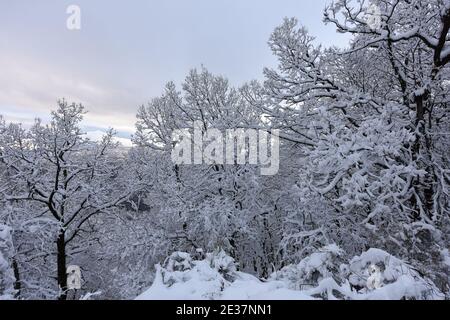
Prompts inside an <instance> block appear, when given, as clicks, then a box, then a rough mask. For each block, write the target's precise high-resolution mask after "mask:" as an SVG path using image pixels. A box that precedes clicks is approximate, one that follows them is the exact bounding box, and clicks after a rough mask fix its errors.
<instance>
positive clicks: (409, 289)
mask: <svg viewBox="0 0 450 320" xmlns="http://www.w3.org/2000/svg"><path fill="white" fill-rule="evenodd" d="M339 255H340V251H339V248H337V247H336V246H329V247H325V248H323V249H322V250H321V251H320V252H317V253H314V254H312V255H311V256H309V257H307V258H305V259H303V260H302V261H301V262H300V263H299V264H298V265H290V266H288V267H285V268H283V269H282V270H280V271H279V272H276V273H274V274H272V275H271V276H270V277H269V279H267V280H264V281H262V280H260V279H258V278H256V277H254V276H252V275H249V274H246V273H243V272H239V271H237V270H236V266H235V264H234V261H233V259H232V258H230V257H228V256H227V255H226V254H225V253H224V252H223V251H220V252H216V253H212V254H207V255H206V257H205V258H204V259H202V260H194V259H193V258H192V257H191V256H190V255H189V254H187V253H183V252H175V253H174V254H172V255H171V256H170V257H169V258H168V259H167V260H166V262H165V264H164V267H161V266H159V265H158V266H157V272H156V277H155V280H154V282H153V285H152V286H151V287H150V288H149V289H148V290H146V291H145V292H144V293H142V294H141V295H139V296H138V297H137V298H136V299H137V300H155V299H157V300H202V299H225V300H247V299H249V300H310V299H355V300H362V299H376V300H383V299H389V300H398V299H440V298H443V295H442V294H441V293H440V292H439V290H437V289H436V288H435V287H434V286H433V285H432V284H431V282H430V281H427V280H426V279H423V278H421V277H420V276H419V275H418V273H417V272H415V271H414V270H413V269H412V268H410V267H409V266H408V265H407V264H406V263H404V262H403V261H401V260H399V259H397V258H395V257H393V256H391V255H389V254H388V253H386V252H384V251H382V250H379V249H370V250H368V251H367V252H364V253H363V254H362V255H361V256H358V257H354V258H353V259H351V261H350V262H349V263H348V264H340V266H339V267H338V268H336V261H338V260H339ZM371 266H380V268H379V271H380V273H379V274H378V283H376V281H375V282H373V281H372V282H371V280H373V279H375V278H373V276H372V277H371V275H370V274H369V272H370V271H369V270H370V267H371ZM369 282H371V283H369ZM374 285H375V287H373V286H374Z"/></svg>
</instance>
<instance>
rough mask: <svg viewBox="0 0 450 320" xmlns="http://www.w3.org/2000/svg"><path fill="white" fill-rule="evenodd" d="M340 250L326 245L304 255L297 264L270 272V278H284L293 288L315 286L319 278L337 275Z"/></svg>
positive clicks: (334, 246)
mask: <svg viewBox="0 0 450 320" xmlns="http://www.w3.org/2000/svg"><path fill="white" fill-rule="evenodd" d="M342 253H343V252H342V250H341V249H340V248H339V247H338V246H336V245H334V244H333V245H328V246H325V247H323V248H321V249H320V250H319V251H318V252H314V253H312V254H311V255H309V256H307V257H305V258H304V259H302V260H301V261H300V263H299V264H297V265H289V266H286V267H284V268H283V269H281V270H280V271H278V272H275V273H273V274H272V277H271V278H272V279H276V280H284V281H286V283H287V284H288V286H289V287H290V288H292V289H295V290H303V289H306V288H311V287H314V286H316V285H317V284H318V283H319V282H320V281H321V280H323V279H325V278H328V277H333V275H334V276H335V275H338V273H339V265H340V256H341V255H342Z"/></svg>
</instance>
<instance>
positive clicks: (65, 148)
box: [0, 0, 450, 299]
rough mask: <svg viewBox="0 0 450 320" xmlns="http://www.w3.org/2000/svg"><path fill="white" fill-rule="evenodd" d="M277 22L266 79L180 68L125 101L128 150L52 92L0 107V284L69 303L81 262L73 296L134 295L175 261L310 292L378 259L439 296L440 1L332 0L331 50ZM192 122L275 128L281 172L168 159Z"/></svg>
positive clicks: (443, 36) (448, 96) (447, 180)
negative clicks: (28, 121) (176, 78)
mask: <svg viewBox="0 0 450 320" xmlns="http://www.w3.org/2000/svg"><path fill="white" fill-rule="evenodd" d="M373 6H375V7H376V8H377V10H378V13H376V15H377V17H376V18H378V20H379V21H376V23H374V22H373V21H372V20H371V19H370V15H371V14H372V15H373V14H374V13H369V9H370V8H369V7H373ZM372 18H373V17H372ZM375 20H376V19H375ZM280 23H281V24H280V25H279V26H278V27H277V28H276V29H275V30H274V31H273V33H272V35H271V37H270V39H269V41H268V45H269V46H270V49H271V50H272V52H273V54H274V55H275V57H276V58H277V59H278V66H277V67H276V68H274V69H270V68H266V69H265V70H264V81H261V82H260V81H250V82H248V83H246V84H245V85H243V86H241V87H234V86H232V84H230V83H229V82H228V81H227V79H226V78H225V77H223V76H217V75H214V74H211V73H210V72H209V71H208V70H206V69H205V68H201V69H193V70H192V71H190V72H189V74H188V75H187V76H186V78H185V80H184V82H183V83H182V85H181V86H178V87H177V86H176V85H175V84H174V83H172V82H169V83H168V84H167V85H166V87H165V90H164V92H162V93H161V95H160V96H159V97H155V98H153V99H151V100H150V102H149V103H148V104H147V105H144V106H142V107H140V108H139V110H138V113H137V121H136V132H135V134H134V136H133V147H132V148H125V147H121V146H120V145H118V144H117V143H116V142H115V140H114V134H115V133H114V131H113V130H111V131H109V132H107V133H106V134H105V136H104V138H103V139H102V140H101V141H100V142H94V141H90V140H88V139H87V138H86V137H85V134H84V132H83V131H82V129H81V122H82V120H83V115H84V114H85V113H86V112H87V111H88V110H86V109H85V108H84V107H83V106H82V105H79V104H77V103H72V102H68V101H66V100H60V101H59V102H58V104H57V105H56V106H55V107H54V108H53V109H54V110H55V111H53V112H52V114H51V122H50V123H44V122H42V121H41V120H36V121H35V123H34V125H33V126H32V127H30V128H25V127H23V126H22V125H21V124H17V123H8V122H6V121H5V120H4V119H3V118H1V117H0V297H3V298H5V299H72V298H73V292H71V291H70V290H69V291H68V290H67V275H66V269H67V267H68V266H69V265H78V266H80V267H81V270H82V274H83V279H82V282H83V288H82V290H81V292H79V293H78V294H79V295H78V296H77V297H79V296H81V295H85V294H88V293H96V294H97V296H96V297H97V298H101V299H133V298H135V297H137V296H138V295H140V294H141V293H142V292H144V291H145V290H146V289H147V288H149V287H150V286H151V285H152V283H153V282H154V280H155V279H158V275H160V274H161V272H163V273H165V274H168V272H169V273H170V272H174V270H175V271H176V270H177V268H176V267H174V265H175V266H176V265H177V263H178V264H183V263H185V264H186V265H185V266H184V267H183V268H182V270H185V269H189V268H194V267H198V268H200V266H201V264H200V262H201V261H210V262H211V265H214V266H215V265H217V264H216V262H217V261H218V260H220V261H222V262H223V261H225V262H226V266H225V267H223V266H222V267H220V268H219V269H218V270H220V271H221V272H222V271H224V270H225V271H224V272H222V274H224V280H223V281H229V282H232V279H231V278H233V276H229V275H228V273H227V272H231V273H235V272H238V271H239V272H242V273H246V274H250V275H252V276H254V277H255V279H256V278H258V279H266V280H267V279H275V278H276V279H278V280H279V279H281V278H283V279H285V281H290V283H291V284H292V285H290V286H289V287H290V288H291V289H293V290H295V289H296V290H300V289H302V288H300V287H299V286H301V285H302V284H308V286H310V289H309V290H313V291H310V292H309V294H310V295H311V296H315V297H319V296H320V297H323V298H330V294H331V293H332V292H333V294H334V296H336V297H339V298H351V297H352V293H350V292H353V293H356V292H358V290H366V289H364V288H362V287H364V284H363V285H358V283H359V284H361V281H362V280H361V279H359V280H358V281H356V280H354V276H355V274H356V275H358V276H361V277H362V278H364V275H361V274H359V272H362V273H364V272H366V269H367V267H368V266H369V265H370V264H377V265H379V266H380V268H381V271H384V272H385V275H384V283H382V284H381V286H383V285H384V286H387V285H389V284H392V283H394V282H395V281H396V280H398V279H399V277H400V276H398V275H397V276H395V275H392V274H393V273H395V272H392V270H393V269H395V270H396V272H397V273H398V272H400V271H399V270H400V269H401V270H406V269H407V270H409V272H410V274H413V275H412V276H411V279H416V280H417V279H420V281H421V283H422V284H423V288H422V289H421V290H416V291H415V292H413V293H411V292H410V291H408V290H405V291H404V292H405V294H404V295H403V296H398V297H396V298H418V299H420V298H424V299H426V298H437V297H441V298H445V297H447V298H448V297H449V290H450V253H449V248H450V211H449V210H450V195H449V192H450V191H449V184H450V167H449V158H450V152H449V150H450V139H449V133H450V130H449V129H450V119H449V112H448V107H449V103H450V64H449V61H450V34H449V28H450V1H449V0H372V1H370V2H368V1H354V0H337V1H335V2H334V4H332V5H330V6H329V7H327V8H326V9H325V11H324V23H327V24H331V25H333V26H335V28H336V29H337V31H338V32H340V33H348V34H351V35H352V40H351V43H350V44H349V46H348V47H347V48H346V49H339V48H335V47H326V46H319V45H316V42H315V40H314V35H311V34H309V33H308V31H307V30H306V29H305V28H304V27H302V25H301V24H300V23H299V22H298V21H297V20H296V19H295V18H286V19H285V20H284V21H282V22H280ZM194 121H197V122H200V123H201V124H202V127H203V128H204V130H207V129H208V128H216V129H219V130H226V129H233V128H244V129H261V130H267V131H270V130H273V129H279V130H280V131H279V132H280V134H279V135H280V163H279V172H278V174H276V175H273V176H264V175H261V174H260V172H259V169H258V166H257V165H250V164H240V165H219V164H195V165H183V164H181V165H178V164H174V163H173V162H172V161H171V150H172V147H173V143H174V142H173V139H172V134H173V132H174V131H175V130H178V129H182V128H191V127H192V124H193V122H194ZM168 257H169V258H168ZM386 257H388V258H389V259H388V260H389V261H387V260H386ZM371 259H372V260H371ZM375 260H376V261H375ZM318 261H319V263H317V262H318ZM347 263H348V264H347ZM230 264H232V265H233V266H232V267H230ZM352 266H353V267H352ZM355 266H358V268H359V269H358V270H359V271H358V272H356V271H355V269H354V268H355ZM352 268H353V269H352ZM216 269H217V268H216ZM228 269H230V270H231V271H229V270H228ZM388 273H389V274H388ZM227 275H228V277H227ZM325 278H328V279H332V280H333V283H332V285H330V282H329V281H328V282H323V281H322V282H321V280H323V279H325ZM286 279H287V280H286ZM155 281H156V280H155ZM159 281H162V280H161V279H159ZM173 281H182V280H179V279H178V280H177V279H175V280H173ZM364 281H365V280H364ZM417 281H419V280H417ZM165 283H167V277H166V280H165ZM327 283H328V286H327ZM364 283H365V282H364ZM405 283H406V282H405ZM347 284H348V288H349V290H348V291H346V289H345V290H344V289H343V288H344V287H345V288H347V287H346V285H347ZM325 287H326V288H325ZM311 288H312V289H311ZM314 288H317V290H316V291H314V290H315V289H314ZM231 298H233V296H231Z"/></svg>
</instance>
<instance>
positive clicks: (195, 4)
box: [0, 0, 348, 137]
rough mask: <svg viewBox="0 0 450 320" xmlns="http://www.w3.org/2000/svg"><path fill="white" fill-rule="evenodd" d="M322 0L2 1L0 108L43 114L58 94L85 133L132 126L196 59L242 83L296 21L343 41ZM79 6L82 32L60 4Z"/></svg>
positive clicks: (258, 75)
mask: <svg viewBox="0 0 450 320" xmlns="http://www.w3.org/2000/svg"><path fill="white" fill-rule="evenodd" d="M327 2H328V1H327V0H159V1H151V0H147V1H144V0H135V1H125V0H121V1H113V0H72V1H63V0H39V1H32V0H27V1H26V0H0V21H1V22H0V114H2V115H4V116H5V117H6V119H7V120H13V121H20V122H23V123H30V121H32V120H33V118H34V117H36V116H38V117H40V118H42V119H44V120H46V119H48V114H49V111H50V110H52V109H54V108H55V104H56V100H57V99H58V98H63V97H64V98H66V99H67V100H69V101H75V102H82V103H83V104H84V105H85V106H86V108H87V109H88V111H89V114H88V115H87V116H86V120H85V122H84V126H85V129H86V130H87V131H92V132H97V131H99V130H103V129H105V128H107V127H114V128H115V129H117V130H118V131H119V132H120V136H122V137H127V136H129V134H131V133H132V132H133V130H134V122H135V114H136V110H137V107H138V106H139V105H142V104H144V103H145V102H147V101H149V100H150V99H151V98H152V97H154V96H157V95H159V94H160V93H161V92H162V90H163V87H164V85H165V83H166V82H167V81H171V80H172V81H175V82H176V83H181V82H182V80H183V79H184V77H185V76H186V74H187V72H188V71H189V69H191V68H193V67H200V66H201V65H204V66H205V67H206V68H207V69H209V70H210V71H211V72H213V73H216V74H221V75H225V76H227V77H228V78H229V79H230V82H231V83H232V84H235V85H240V84H242V83H243V82H245V81H248V80H251V79H262V69H263V67H265V66H275V65H276V60H275V58H274V57H273V56H272V54H271V52H270V50H269V48H268V46H267V40H268V38H269V36H270V33H271V32H272V31H273V29H274V28H275V27H276V26H277V25H279V24H280V23H281V22H282V19H283V17H292V16H295V17H297V18H298V19H299V20H300V22H301V23H302V24H303V25H305V26H306V27H307V28H308V29H309V30H310V32H311V34H313V35H315V36H316V37H317V41H318V42H320V43H322V44H324V45H338V46H345V44H346V43H347V41H348V38H346V37H345V36H343V35H339V34H337V33H335V31H334V28H333V27H332V26H325V25H324V24H323V23H322V12H323V8H324V7H325V5H326V3H327ZM71 4H75V5H78V6H79V7H80V8H81V30H76V31H74V30H72V31H71V30H68V29H67V28H66V19H67V18H68V16H69V15H68V14H67V13H66V9H67V7H68V6H69V5H71Z"/></svg>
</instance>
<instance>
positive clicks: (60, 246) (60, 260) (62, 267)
mask: <svg viewBox="0 0 450 320" xmlns="http://www.w3.org/2000/svg"><path fill="white" fill-rule="evenodd" d="M56 246H57V265H58V286H59V288H60V290H61V294H60V296H59V298H58V299H59V300H66V299H67V273H66V270H67V267H66V239H65V231H64V230H60V232H59V235H58V239H57V240H56Z"/></svg>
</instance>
